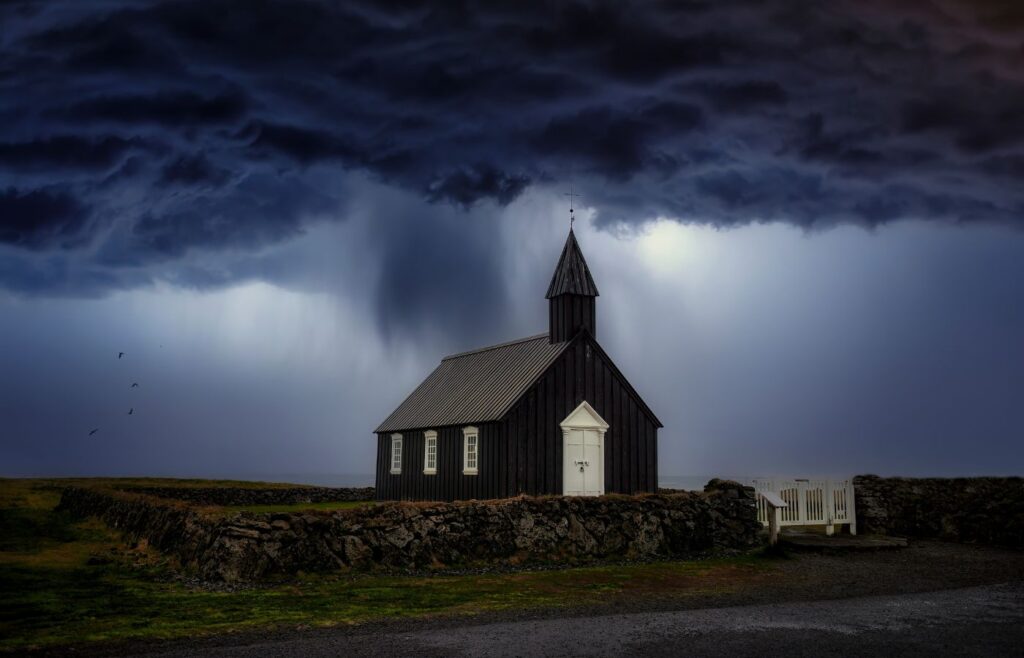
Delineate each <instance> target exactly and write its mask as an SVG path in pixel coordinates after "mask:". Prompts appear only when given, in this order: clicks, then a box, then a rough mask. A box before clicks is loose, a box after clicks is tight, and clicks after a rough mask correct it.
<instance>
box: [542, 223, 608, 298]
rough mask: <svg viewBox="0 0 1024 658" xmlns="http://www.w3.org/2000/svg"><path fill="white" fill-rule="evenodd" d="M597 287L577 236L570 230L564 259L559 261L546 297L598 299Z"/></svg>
mask: <svg viewBox="0 0 1024 658" xmlns="http://www.w3.org/2000/svg"><path fill="white" fill-rule="evenodd" d="M598 294H599V293H598V292H597V286H596V285H595V284H594V278H593V277H592V276H590V268H589V267H587V261H586V260H585V259H584V258H583V252H582V251H580V245H579V243H578V242H576V235H575V234H574V233H573V231H572V229H571V228H570V229H569V237H568V238H567V239H566V241H565V247H563V248H562V257H561V258H559V259H558V266H557V267H555V273H554V274H553V275H552V276H551V285H550V286H548V294H547V295H546V297H547V298H548V299H552V298H553V297H557V296H559V295H582V296H584V297H597V296H598Z"/></svg>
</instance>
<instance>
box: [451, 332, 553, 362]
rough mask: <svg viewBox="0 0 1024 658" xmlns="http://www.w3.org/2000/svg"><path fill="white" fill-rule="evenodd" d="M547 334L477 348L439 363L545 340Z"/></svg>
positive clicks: (456, 354) (458, 353) (457, 353)
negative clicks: (541, 339)
mask: <svg viewBox="0 0 1024 658" xmlns="http://www.w3.org/2000/svg"><path fill="white" fill-rule="evenodd" d="M547 337H548V332H546V331H545V332H544V333H542V334H537V335H536V336H527V337H526V338H517V339H515V340H510V341H508V342H505V343H498V344H497V345H488V346H487V347H478V348H476V349H475V350H467V351H465V352H456V353H455V354H449V355H448V356H446V357H444V358H442V359H441V361H450V360H451V359H457V358H459V357H463V356H469V355H471V354H479V353H480V352H488V351H490V350H496V349H500V348H502V347H511V346H512V345H518V344H519V343H527V342H529V341H531V340H537V339H539V338H547Z"/></svg>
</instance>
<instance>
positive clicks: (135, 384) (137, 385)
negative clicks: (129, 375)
mask: <svg viewBox="0 0 1024 658" xmlns="http://www.w3.org/2000/svg"><path fill="white" fill-rule="evenodd" d="M138 387H139V382H132V385H131V388H138Z"/></svg>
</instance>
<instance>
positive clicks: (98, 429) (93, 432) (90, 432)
mask: <svg viewBox="0 0 1024 658" xmlns="http://www.w3.org/2000/svg"><path fill="white" fill-rule="evenodd" d="M99 431H100V428H98V427H97V428H96V429H94V430H89V436H92V435H93V434H95V433H96V432H99Z"/></svg>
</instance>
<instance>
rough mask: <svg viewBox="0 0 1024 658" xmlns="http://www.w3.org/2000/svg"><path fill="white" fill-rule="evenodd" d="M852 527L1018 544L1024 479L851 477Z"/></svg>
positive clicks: (1023, 526)
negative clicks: (854, 522)
mask: <svg viewBox="0 0 1024 658" xmlns="http://www.w3.org/2000/svg"><path fill="white" fill-rule="evenodd" d="M853 487H854V496H855V498H856V506H857V526H858V528H857V529H858V532H861V533H865V534H886V535H903V536H910V537H937V538H940V539H948V540H953V541H962V542H969V543H979V544H991V545H997V546H1009V547H1012V548H1024V479H1022V478H1019V477H1011V478H880V477H878V476H876V475H859V476H857V477H855V478H854V479H853Z"/></svg>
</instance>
